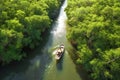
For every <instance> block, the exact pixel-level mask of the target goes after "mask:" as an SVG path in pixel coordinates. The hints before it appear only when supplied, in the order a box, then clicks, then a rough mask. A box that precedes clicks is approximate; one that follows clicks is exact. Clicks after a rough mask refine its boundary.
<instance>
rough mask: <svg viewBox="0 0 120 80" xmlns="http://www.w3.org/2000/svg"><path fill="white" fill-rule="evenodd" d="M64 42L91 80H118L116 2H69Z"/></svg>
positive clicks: (119, 19)
mask: <svg viewBox="0 0 120 80" xmlns="http://www.w3.org/2000/svg"><path fill="white" fill-rule="evenodd" d="M66 11H67V15H68V24H69V28H68V35H67V38H68V39H69V40H70V41H71V43H72V44H73V45H74V46H75V47H76V49H77V50H78V51H77V53H76V55H78V60H77V63H79V64H83V66H84V67H85V68H86V70H87V71H88V72H89V73H90V76H91V78H92V79H94V80H119V79H120V77H119V74H120V1H119V0H69V1H68V7H67V9H66Z"/></svg>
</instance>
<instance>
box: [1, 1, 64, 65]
mask: <svg viewBox="0 0 120 80" xmlns="http://www.w3.org/2000/svg"><path fill="white" fill-rule="evenodd" d="M62 1H63V0H0V63H1V62H2V63H9V62H11V61H13V60H21V59H22V57H23V56H25V52H24V51H23V49H24V48H26V47H27V49H33V48H35V47H36V46H38V45H40V42H41V40H42V35H44V34H42V33H43V32H45V30H46V29H48V28H50V25H51V23H52V21H53V19H55V18H56V17H57V15H58V11H59V8H60V5H61V3H62Z"/></svg>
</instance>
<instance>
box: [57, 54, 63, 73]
mask: <svg viewBox="0 0 120 80" xmlns="http://www.w3.org/2000/svg"><path fill="white" fill-rule="evenodd" d="M63 61H64V54H63V55H62V57H61V59H60V60H58V61H56V67H57V70H59V71H61V70H62V69H63Z"/></svg>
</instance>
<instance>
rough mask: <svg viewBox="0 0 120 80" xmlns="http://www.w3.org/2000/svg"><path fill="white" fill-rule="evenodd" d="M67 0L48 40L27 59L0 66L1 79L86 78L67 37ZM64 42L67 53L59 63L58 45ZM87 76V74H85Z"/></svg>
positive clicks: (61, 79)
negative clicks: (74, 59)
mask: <svg viewBox="0 0 120 80" xmlns="http://www.w3.org/2000/svg"><path fill="white" fill-rule="evenodd" d="M66 6H67V0H65V2H64V4H63V6H62V7H61V9H60V13H59V16H58V19H57V20H56V21H55V23H54V24H53V26H52V30H51V31H50V35H49V38H48V41H47V42H46V43H45V45H44V46H43V47H42V48H38V49H37V50H36V51H34V54H32V55H31V56H30V57H28V58H27V59H25V60H23V61H21V62H19V63H15V64H14V65H13V64H11V65H8V66H4V67H0V80H85V79H83V76H81V75H80V74H82V73H83V74H82V75H84V72H80V73H79V72H78V71H77V69H76V65H75V64H74V63H73V60H72V58H71V57H70V54H73V52H72V46H71V45H70V43H69V42H68V41H67V38H66V20H67V16H66V13H65V11H64V10H65V8H66ZM61 43H63V44H64V45H65V53H64V55H63V57H62V59H61V60H60V62H59V63H58V64H56V61H55V59H54V55H55V50H56V47H57V46H58V45H59V44H61ZM81 71H82V70H81ZM85 77H86V76H85Z"/></svg>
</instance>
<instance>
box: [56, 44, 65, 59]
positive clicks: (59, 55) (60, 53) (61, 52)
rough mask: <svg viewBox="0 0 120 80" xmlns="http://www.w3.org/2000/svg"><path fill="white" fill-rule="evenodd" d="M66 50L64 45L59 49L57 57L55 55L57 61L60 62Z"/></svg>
mask: <svg viewBox="0 0 120 80" xmlns="http://www.w3.org/2000/svg"><path fill="white" fill-rule="evenodd" d="M64 50H65V47H64V45H63V44H61V45H60V47H59V48H58V49H57V52H56V55H55V59H56V60H57V61H58V60H60V58H61V57H62V55H63V54H64Z"/></svg>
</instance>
